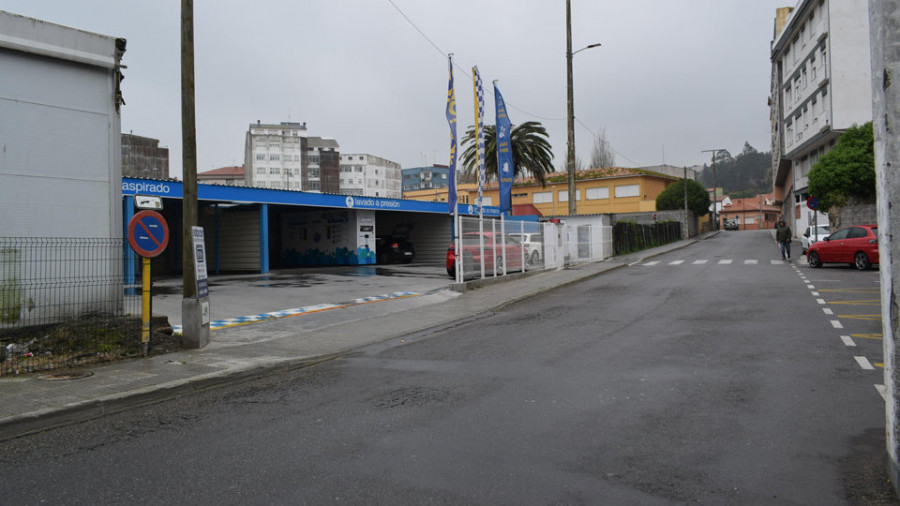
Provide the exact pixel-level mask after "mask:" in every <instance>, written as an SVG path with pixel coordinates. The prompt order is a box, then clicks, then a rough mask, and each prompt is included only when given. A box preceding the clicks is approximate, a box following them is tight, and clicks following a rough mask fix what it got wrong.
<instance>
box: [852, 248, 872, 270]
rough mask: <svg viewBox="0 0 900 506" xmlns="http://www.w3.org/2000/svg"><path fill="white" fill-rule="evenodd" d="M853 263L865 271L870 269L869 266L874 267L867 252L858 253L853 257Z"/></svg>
mask: <svg viewBox="0 0 900 506" xmlns="http://www.w3.org/2000/svg"><path fill="white" fill-rule="evenodd" d="M853 265H854V266H855V267H856V268H857V269H858V270H861V271H865V270H868V269H869V267H872V262H869V257H868V256H867V255H866V254H865V253H863V252H862V251H859V252H857V253H856V256H855V257H853Z"/></svg>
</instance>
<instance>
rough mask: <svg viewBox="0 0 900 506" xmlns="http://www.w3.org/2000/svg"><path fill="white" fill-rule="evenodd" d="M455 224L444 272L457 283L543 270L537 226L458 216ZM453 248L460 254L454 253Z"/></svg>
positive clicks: (518, 222)
mask: <svg viewBox="0 0 900 506" xmlns="http://www.w3.org/2000/svg"><path fill="white" fill-rule="evenodd" d="M458 223H459V225H458V228H459V234H458V237H457V238H455V240H454V244H453V245H451V247H450V252H449V258H450V260H449V261H448V264H447V273H448V274H449V275H451V276H454V277H455V278H456V279H457V280H460V281H462V280H470V279H476V278H485V277H493V276H502V275H505V274H507V273H512V272H524V271H525V270H528V269H542V268H543V267H544V259H545V251H544V241H543V233H542V231H543V228H542V226H541V224H540V223H536V222H524V221H513V220H510V221H501V220H496V219H485V220H480V219H478V218H470V217H460V218H459V222H458ZM456 239H458V241H457V240H456ZM457 248H459V251H460V252H461V253H460V254H457ZM457 262H458V265H457ZM457 267H458V268H459V272H458V273H457V272H456V270H457Z"/></svg>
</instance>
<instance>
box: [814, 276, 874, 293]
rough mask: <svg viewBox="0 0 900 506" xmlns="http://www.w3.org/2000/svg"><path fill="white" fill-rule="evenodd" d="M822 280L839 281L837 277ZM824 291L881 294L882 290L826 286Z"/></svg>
mask: <svg viewBox="0 0 900 506" xmlns="http://www.w3.org/2000/svg"><path fill="white" fill-rule="evenodd" d="M822 281H837V280H836V279H823V280H822ZM822 291H823V292H831V293H872V294H880V293H881V291H879V290H873V289H871V288H826V289H825V290H822Z"/></svg>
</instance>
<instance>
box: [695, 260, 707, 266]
mask: <svg viewBox="0 0 900 506" xmlns="http://www.w3.org/2000/svg"><path fill="white" fill-rule="evenodd" d="M706 262H708V260H694V265H703V264H705V263H706Z"/></svg>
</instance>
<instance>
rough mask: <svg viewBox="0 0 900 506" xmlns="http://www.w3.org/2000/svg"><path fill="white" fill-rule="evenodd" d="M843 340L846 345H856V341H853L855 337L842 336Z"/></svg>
mask: <svg viewBox="0 0 900 506" xmlns="http://www.w3.org/2000/svg"><path fill="white" fill-rule="evenodd" d="M841 341H844V346H856V343H854V342H853V338H851V337H850V336H841Z"/></svg>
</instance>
